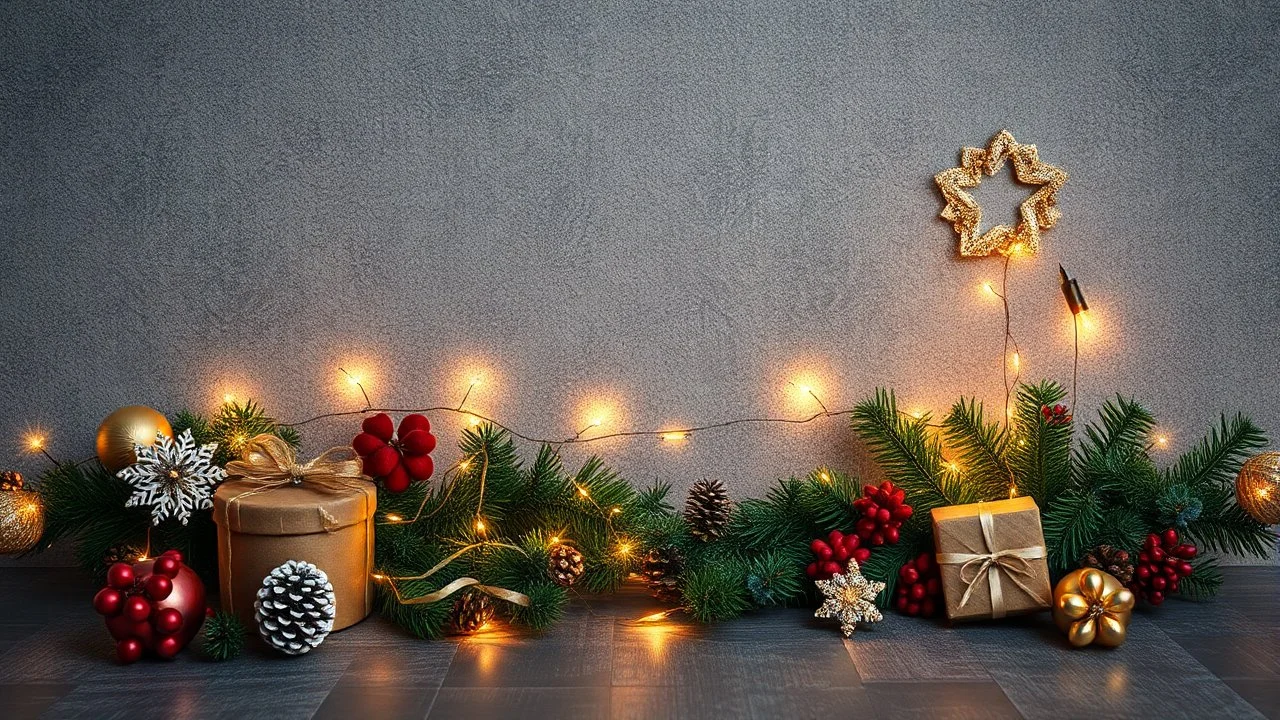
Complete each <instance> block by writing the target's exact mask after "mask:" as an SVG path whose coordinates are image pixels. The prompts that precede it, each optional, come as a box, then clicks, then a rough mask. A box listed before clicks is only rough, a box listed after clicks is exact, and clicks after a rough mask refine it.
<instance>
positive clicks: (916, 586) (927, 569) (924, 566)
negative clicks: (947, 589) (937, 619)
mask: <svg viewBox="0 0 1280 720" xmlns="http://www.w3.org/2000/svg"><path fill="white" fill-rule="evenodd" d="M893 606H894V608H896V609H897V610H898V612H900V613H904V614H906V615H911V616H920V617H933V616H934V615H936V614H937V613H938V611H939V610H940V609H942V576H941V575H940V574H939V571H938V563H937V561H936V560H935V559H934V557H933V554H932V553H927V552H926V553H920V555H919V556H917V557H916V559H915V560H911V561H910V562H908V563H907V564H906V565H903V566H902V567H901V568H898V586H897V588H896V589H895V590H894V591H893Z"/></svg>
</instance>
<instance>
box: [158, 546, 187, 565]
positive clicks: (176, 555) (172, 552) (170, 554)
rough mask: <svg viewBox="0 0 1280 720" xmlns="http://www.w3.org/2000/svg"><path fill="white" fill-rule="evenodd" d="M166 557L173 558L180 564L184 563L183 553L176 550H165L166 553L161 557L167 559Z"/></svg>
mask: <svg viewBox="0 0 1280 720" xmlns="http://www.w3.org/2000/svg"><path fill="white" fill-rule="evenodd" d="M166 556H167V557H171V558H173V559H174V560H177V561H178V562H182V561H183V557H182V551H181V550H175V549H172V548H171V549H169V550H165V551H164V553H163V554H162V555H161V556H160V557H166Z"/></svg>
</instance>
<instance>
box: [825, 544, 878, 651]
mask: <svg viewBox="0 0 1280 720" xmlns="http://www.w3.org/2000/svg"><path fill="white" fill-rule="evenodd" d="M816 584H817V586H818V589H819V590H821V591H822V594H823V595H824V596H826V600H824V601H823V603H822V607H820V608H818V609H817V610H816V611H815V612H814V613H813V616H814V617H820V618H836V619H838V620H839V621H840V632H843V633H844V636H845V637H849V636H850V635H853V631H854V630H855V629H856V628H857V626H858V623H873V622H880V621H881V620H883V619H884V616H883V615H881V614H880V609H879V608H877V607H876V596H877V595H879V594H880V591H882V590H884V583H882V582H876V581H874V580H868V579H866V578H865V577H863V575H862V570H861V569H859V567H858V561H857V560H850V561H849V567H848V569H846V570H845V571H844V572H843V573H836V574H835V575H832V576H831V579H830V580H818V581H816Z"/></svg>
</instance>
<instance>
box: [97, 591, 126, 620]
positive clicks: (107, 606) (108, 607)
mask: <svg viewBox="0 0 1280 720" xmlns="http://www.w3.org/2000/svg"><path fill="white" fill-rule="evenodd" d="M123 603H124V596H123V595H121V594H120V591H119V590H116V589H115V588H109V587H106V588H102V589H101V590H99V591H98V594H97V595H94V596H93V609H94V610H96V611H97V612H98V614H99V615H106V616H108V617H110V616H111V615H115V614H116V613H118V612H120V607H121V605H122V604H123Z"/></svg>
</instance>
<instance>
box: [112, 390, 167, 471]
mask: <svg viewBox="0 0 1280 720" xmlns="http://www.w3.org/2000/svg"><path fill="white" fill-rule="evenodd" d="M156 433H160V434H162V435H165V436H168V437H173V428H172V427H170V426H169V421H168V419H166V418H165V416H164V415H163V414H161V413H160V412H158V411H156V410H152V409H151V408H149V407H146V406H145V405H130V406H128V407H122V408H120V409H119V410H116V411H115V412H113V413H111V414H110V415H108V416H107V419H106V420H103V421H102V424H101V425H99V426H98V460H99V461H101V462H102V466H103V467H105V468H106V469H108V470H110V471H111V472H113V473H114V472H119V471H121V470H123V469H125V468H127V467H129V466H130V465H132V464H134V463H135V462H137V460H138V459H137V457H135V456H134V454H133V446H134V445H142V446H143V447H147V446H150V445H152V444H154V443H155V441H156Z"/></svg>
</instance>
